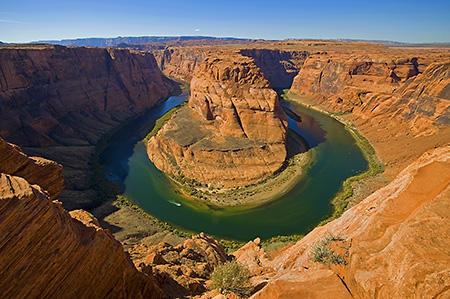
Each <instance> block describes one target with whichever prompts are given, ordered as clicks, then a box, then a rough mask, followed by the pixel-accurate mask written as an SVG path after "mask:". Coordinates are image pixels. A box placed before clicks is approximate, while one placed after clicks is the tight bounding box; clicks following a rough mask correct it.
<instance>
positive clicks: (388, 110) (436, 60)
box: [291, 52, 450, 136]
mask: <svg viewBox="0 0 450 299" xmlns="http://www.w3.org/2000/svg"><path fill="white" fill-rule="evenodd" d="M414 54H416V55H414ZM291 90H292V91H293V92H295V93H298V94H301V95H304V96H306V97H307V99H308V100H310V101H312V102H315V103H318V104H320V105H322V106H324V107H326V108H328V109H330V110H332V111H336V112H352V113H353V114H355V115H357V116H359V117H360V118H363V119H366V120H371V121H372V122H375V121H377V120H385V123H384V124H383V126H387V127H388V128H389V129H390V130H393V133H395V134H398V135H406V134H410V135H411V136H422V135H430V134H434V133H436V132H437V130H438V128H439V127H442V126H446V125H448V124H449V119H450V93H449V90H450V55H446V54H429V55H426V54H419V55H417V53H408V52H405V53H402V52H393V53H388V52H387V53H381V54H380V53H374V52H372V53H370V52H369V53H364V54H361V53H357V54H355V53H353V54H349V55H345V54H344V53H319V54H314V55H311V56H309V57H308V59H307V60H306V61H305V64H304V65H303V67H302V69H301V70H300V72H299V74H298V75H297V76H296V77H295V78H294V82H293V84H292V88H291Z"/></svg>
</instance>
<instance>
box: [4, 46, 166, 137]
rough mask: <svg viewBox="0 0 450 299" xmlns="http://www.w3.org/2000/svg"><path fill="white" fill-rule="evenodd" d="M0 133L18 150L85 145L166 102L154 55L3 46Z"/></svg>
mask: <svg viewBox="0 0 450 299" xmlns="http://www.w3.org/2000/svg"><path fill="white" fill-rule="evenodd" d="M0 74H1V76H0V112H1V115H2V118H1V119H0V128H1V129H0V135H1V136H2V137H3V138H5V139H6V140H8V141H10V142H13V143H16V144H19V145H21V146H49V145H85V144H93V143H95V142H96V141H97V139H98V137H99V136H100V135H102V134H104V133H105V132H107V131H108V130H109V129H111V128H112V127H114V126H115V125H117V124H118V123H119V122H120V121H123V120H125V119H126V118H127V117H130V116H133V115H136V114H137V113H139V112H141V111H142V110H144V109H146V108H149V107H151V106H153V105H154V104H155V103H156V101H157V100H159V99H161V98H164V97H167V96H168V94H169V92H170V91H171V90H173V83H171V82H170V81H169V80H168V79H166V78H165V77H164V75H163V74H162V73H161V71H160V70H159V69H158V67H157V64H156V61H155V59H154V57H153V55H151V54H149V53H143V52H136V51H128V50H114V49H98V48H77V47H74V48H67V47H61V46H48V45H29V46H14V47H3V48H1V49H0Z"/></svg>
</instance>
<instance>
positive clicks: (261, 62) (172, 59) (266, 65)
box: [152, 46, 309, 88]
mask: <svg viewBox="0 0 450 299" xmlns="http://www.w3.org/2000/svg"><path fill="white" fill-rule="evenodd" d="M242 47H243V46H237V49H226V48H225V47H223V46H222V47H208V46H205V47H167V48H166V49H164V50H153V51H152V53H153V54H154V55H155V58H156V61H157V62H158V66H159V67H160V68H161V70H162V71H163V73H164V74H166V75H167V76H171V77H176V78H179V79H181V80H184V81H186V82H190V81H191V79H192V76H193V73H194V70H195V68H196V67H197V66H198V65H199V64H200V63H201V62H202V61H203V59H205V57H207V56H208V55H211V54H215V53H223V54H227V55H233V54H232V53H233V52H236V51H238V52H239V53H240V54H241V55H244V56H248V57H251V58H253V59H254V61H255V64H256V65H257V66H258V67H259V68H260V69H261V71H262V73H263V74H264V76H265V77H266V78H267V80H268V81H269V82H270V85H271V87H272V88H289V87H290V86H291V84H292V80H293V79H294V77H295V76H296V75H297V74H298V72H299V70H300V68H301V67H302V65H303V63H304V61H305V60H306V58H307V57H308V55H309V53H308V52H307V51H298V50H280V49H264V48H245V47H243V48H242ZM239 48H242V49H239Z"/></svg>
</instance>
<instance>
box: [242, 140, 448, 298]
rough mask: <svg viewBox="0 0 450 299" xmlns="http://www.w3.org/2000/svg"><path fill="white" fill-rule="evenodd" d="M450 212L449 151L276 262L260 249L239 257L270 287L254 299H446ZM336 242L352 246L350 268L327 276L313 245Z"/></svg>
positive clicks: (419, 164) (422, 162)
mask: <svg viewBox="0 0 450 299" xmlns="http://www.w3.org/2000/svg"><path fill="white" fill-rule="evenodd" d="M449 209H450V146H446V147H442V148H438V149H434V150H431V151H429V152H427V153H425V154H424V155H423V156H422V157H421V158H419V159H418V160H417V161H416V162H414V163H413V164H411V165H410V166H409V167H407V168H406V169H405V170H403V171H402V172H401V173H400V174H399V175H398V176H397V178H396V179H395V180H394V181H392V182H391V183H390V184H389V185H387V186H386V187H384V188H382V189H380V190H378V191H377V192H375V193H374V194H372V195H371V196H369V197H368V198H366V199H365V200H364V201H362V202H361V203H360V204H358V205H356V206H355V207H353V208H351V209H349V210H348V211H346V212H345V213H344V214H343V215H342V216H341V217H340V218H339V219H337V220H334V221H333V222H330V223H329V224H327V225H324V226H321V227H318V228H316V229H314V230H313V231H312V232H311V233H309V234H308V235H307V236H306V237H304V238H303V239H302V240H301V241H299V242H298V243H296V244H295V245H293V246H291V247H287V248H284V249H283V250H282V251H281V252H279V253H278V254H277V255H275V257H274V258H272V259H269V258H268V256H267V255H266V254H265V252H264V250H262V249H261V248H260V247H259V246H258V245H259V244H257V243H255V242H250V243H249V244H248V245H246V246H245V247H243V248H241V249H240V250H239V251H238V252H236V253H234V255H235V256H236V257H237V258H238V260H239V261H240V262H242V263H245V264H247V265H249V267H250V268H251V269H252V271H253V272H254V273H255V274H259V275H260V276H259V277H257V278H256V279H254V283H255V284H257V283H258V282H260V281H266V282H268V283H267V285H266V286H265V287H264V288H263V289H262V290H261V291H260V292H258V293H257V294H255V295H254V296H252V297H251V298H254V299H256V298H265V299H266V298H287V297H299V298H300V297H311V298H325V297H329V296H331V297H335V296H336V295H337V294H339V295H338V297H339V298H352V297H353V298H447V297H449V296H450V291H449V290H450V254H449V248H450V236H449V232H448V227H449V226H450V214H449V213H448V211H449ZM329 235H333V236H340V237H342V238H344V239H345V246H346V247H347V249H348V257H346V261H347V265H346V266H342V265H340V266H332V267H331V269H328V268H327V267H325V266H323V265H321V264H319V263H315V264H313V263H312V262H311V260H310V257H311V249H312V247H313V245H314V244H316V243H317V242H318V241H319V240H321V239H322V238H324V237H327V236H329ZM334 248H335V249H334V250H336V251H337V250H338V247H334ZM338 275H339V276H340V277H342V278H343V279H344V282H345V283H346V285H347V287H348V289H347V288H346V287H345V285H344V284H343V283H342V282H341V281H340V279H339V278H338ZM333 294H334V295H333Z"/></svg>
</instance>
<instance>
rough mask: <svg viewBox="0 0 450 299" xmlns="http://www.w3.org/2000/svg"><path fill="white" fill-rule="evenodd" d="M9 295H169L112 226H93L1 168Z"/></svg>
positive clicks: (1, 269) (1, 265) (1, 244)
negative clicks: (127, 249)
mask: <svg viewBox="0 0 450 299" xmlns="http://www.w3.org/2000/svg"><path fill="white" fill-rule="evenodd" d="M0 211H2V213H1V216H0V231H1V232H2V233H1V234H0V257H1V258H0V276H1V277H2V279H1V280H0V290H1V295H2V297H4V298H27V297H28V298H31V297H34V298H42V297H52V298H104V297H106V296H111V297H121V298H124V297H125V298H137V297H145V298H155V299H156V298H166V296H165V295H164V294H163V293H162V292H161V290H159V288H158V287H157V286H156V285H155V284H154V282H153V281H152V279H151V278H150V277H149V276H147V275H145V274H143V273H140V272H138V271H137V270H136V268H134V266H133V264H132V263H131V262H130V260H129V258H128V257H127V256H126V255H125V253H124V251H123V247H122V245H121V244H120V243H119V242H118V241H116V240H115V239H114V237H113V236H112V235H111V233H110V232H109V231H104V230H103V229H101V228H100V227H97V226H93V227H92V226H91V227H87V226H85V225H84V224H83V223H81V222H80V221H78V220H75V219H74V218H72V217H71V216H70V215H69V213H67V211H65V210H64V209H63V208H62V206H61V204H60V203H58V202H56V201H53V202H52V201H51V200H50V199H49V198H48V197H47V195H46V194H45V193H43V192H42V190H41V189H40V187H39V186H37V185H33V186H32V185H30V184H29V183H28V182H27V181H26V180H24V179H22V178H19V177H15V176H10V175H7V174H3V173H2V174H0Z"/></svg>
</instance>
